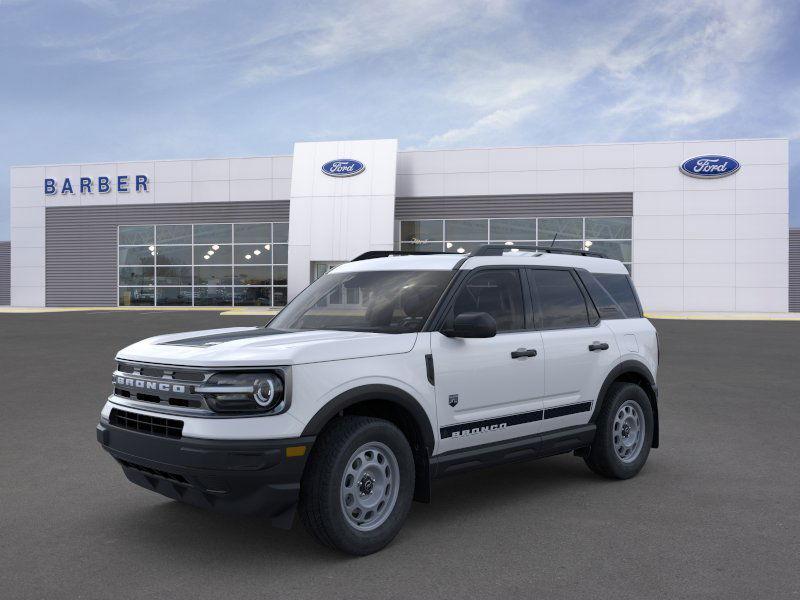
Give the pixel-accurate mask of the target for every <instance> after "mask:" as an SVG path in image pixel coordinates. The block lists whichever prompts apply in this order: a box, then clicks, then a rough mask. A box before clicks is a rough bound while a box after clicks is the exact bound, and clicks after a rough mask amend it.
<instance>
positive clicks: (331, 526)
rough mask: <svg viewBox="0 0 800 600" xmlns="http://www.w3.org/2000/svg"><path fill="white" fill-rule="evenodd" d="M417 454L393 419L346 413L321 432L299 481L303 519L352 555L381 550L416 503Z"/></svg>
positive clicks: (320, 535) (327, 540)
mask: <svg viewBox="0 0 800 600" xmlns="http://www.w3.org/2000/svg"><path fill="white" fill-rule="evenodd" d="M413 495H414V457H413V455H412V453H411V447H410V446H409V444H408V441H407V440H406V438H405V436H404V435H403V433H402V432H401V431H400V430H399V429H398V428H397V427H395V426H394V425H393V424H392V423H390V422H389V421H385V420H383V419H376V418H373V417H361V416H352V415H350V416H344V417H342V418H340V419H337V420H336V421H334V422H333V423H332V424H331V425H330V426H329V427H328V428H327V429H325V431H323V433H322V434H321V435H320V437H319V439H318V440H317V442H316V444H314V448H313V449H312V451H311V455H310V456H309V464H308V466H307V468H306V472H305V474H304V475H303V481H302V482H301V486H300V504H299V511H300V518H301V520H302V521H303V524H304V525H305V526H306V528H307V529H308V530H309V531H310V532H311V534H312V535H314V537H316V538H317V539H318V540H319V541H320V542H322V543H323V544H325V545H327V546H330V547H332V548H336V549H338V550H341V551H343V552H346V553H348V554H355V555H365V554H371V553H373V552H377V551H378V550H380V549H381V548H383V547H384V546H386V545H387V544H388V543H389V542H391V541H392V539H394V537H395V535H397V533H398V531H400V528H401V527H402V525H403V522H404V521H405V519H406V516H407V515H408V511H409V509H410V508H411V500H412V497H413Z"/></svg>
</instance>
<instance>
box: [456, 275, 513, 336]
mask: <svg viewBox="0 0 800 600" xmlns="http://www.w3.org/2000/svg"><path fill="white" fill-rule="evenodd" d="M465 312H485V313H488V314H490V315H491V316H492V317H493V318H494V320H495V321H496V322H497V332H498V333H502V332H504V331H518V330H520V329H525V303H524V301H523V300H522V283H521V281H520V277H519V271H517V270H516V269H497V270H487V271H479V272H477V273H476V274H475V275H472V276H471V277H470V278H469V279H468V280H467V283H466V284H465V285H464V286H463V287H462V288H461V289H460V290H459V292H458V295H457V296H456V298H455V302H454V303H453V308H452V310H451V311H450V314H449V315H448V318H447V325H448V326H452V324H453V321H454V319H455V317H457V316H458V315H460V314H461V313H465Z"/></svg>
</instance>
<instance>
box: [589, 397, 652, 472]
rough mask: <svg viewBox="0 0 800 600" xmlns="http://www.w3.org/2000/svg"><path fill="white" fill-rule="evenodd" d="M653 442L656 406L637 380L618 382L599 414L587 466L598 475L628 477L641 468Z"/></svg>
mask: <svg viewBox="0 0 800 600" xmlns="http://www.w3.org/2000/svg"><path fill="white" fill-rule="evenodd" d="M652 442H653V409H652V406H651V405H650V399H649V398H648V397H647V393H646V392H645V391H644V390H643V389H642V388H641V387H639V386H638V385H636V384H635V383H623V382H621V383H615V384H614V385H613V386H611V389H610V390H609V392H608V395H607V396H606V400H605V402H604V403H603V406H602V408H601V409H600V414H599V415H598V417H597V433H596V434H595V439H594V442H593V443H592V446H591V448H590V450H589V453H588V455H587V456H586V457H585V458H584V460H585V461H586V464H587V465H588V467H589V468H590V469H591V470H592V471H594V472H595V473H597V474H599V475H603V476H604V477H611V478H614V479H628V478H630V477H633V476H634V475H636V474H637V473H638V472H639V471H641V469H642V467H643V466H644V463H645V462H647V457H648V455H649V454H650V446H651V445H652Z"/></svg>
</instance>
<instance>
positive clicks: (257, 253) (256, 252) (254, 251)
mask: <svg viewBox="0 0 800 600" xmlns="http://www.w3.org/2000/svg"><path fill="white" fill-rule="evenodd" d="M253 254H255V255H256V256H258V255H259V254H261V250H253Z"/></svg>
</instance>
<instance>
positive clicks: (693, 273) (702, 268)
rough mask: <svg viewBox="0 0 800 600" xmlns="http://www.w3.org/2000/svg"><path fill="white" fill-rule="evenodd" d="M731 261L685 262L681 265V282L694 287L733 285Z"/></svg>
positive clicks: (733, 274)
mask: <svg viewBox="0 0 800 600" xmlns="http://www.w3.org/2000/svg"><path fill="white" fill-rule="evenodd" d="M734 267H735V265H734V264H733V263H719V264H713V263H712V264H709V263H686V264H685V265H683V284H684V285H686V286H695V287H698V286H699V287H703V286H705V287H733V286H734V285H736V273H735V270H734Z"/></svg>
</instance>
